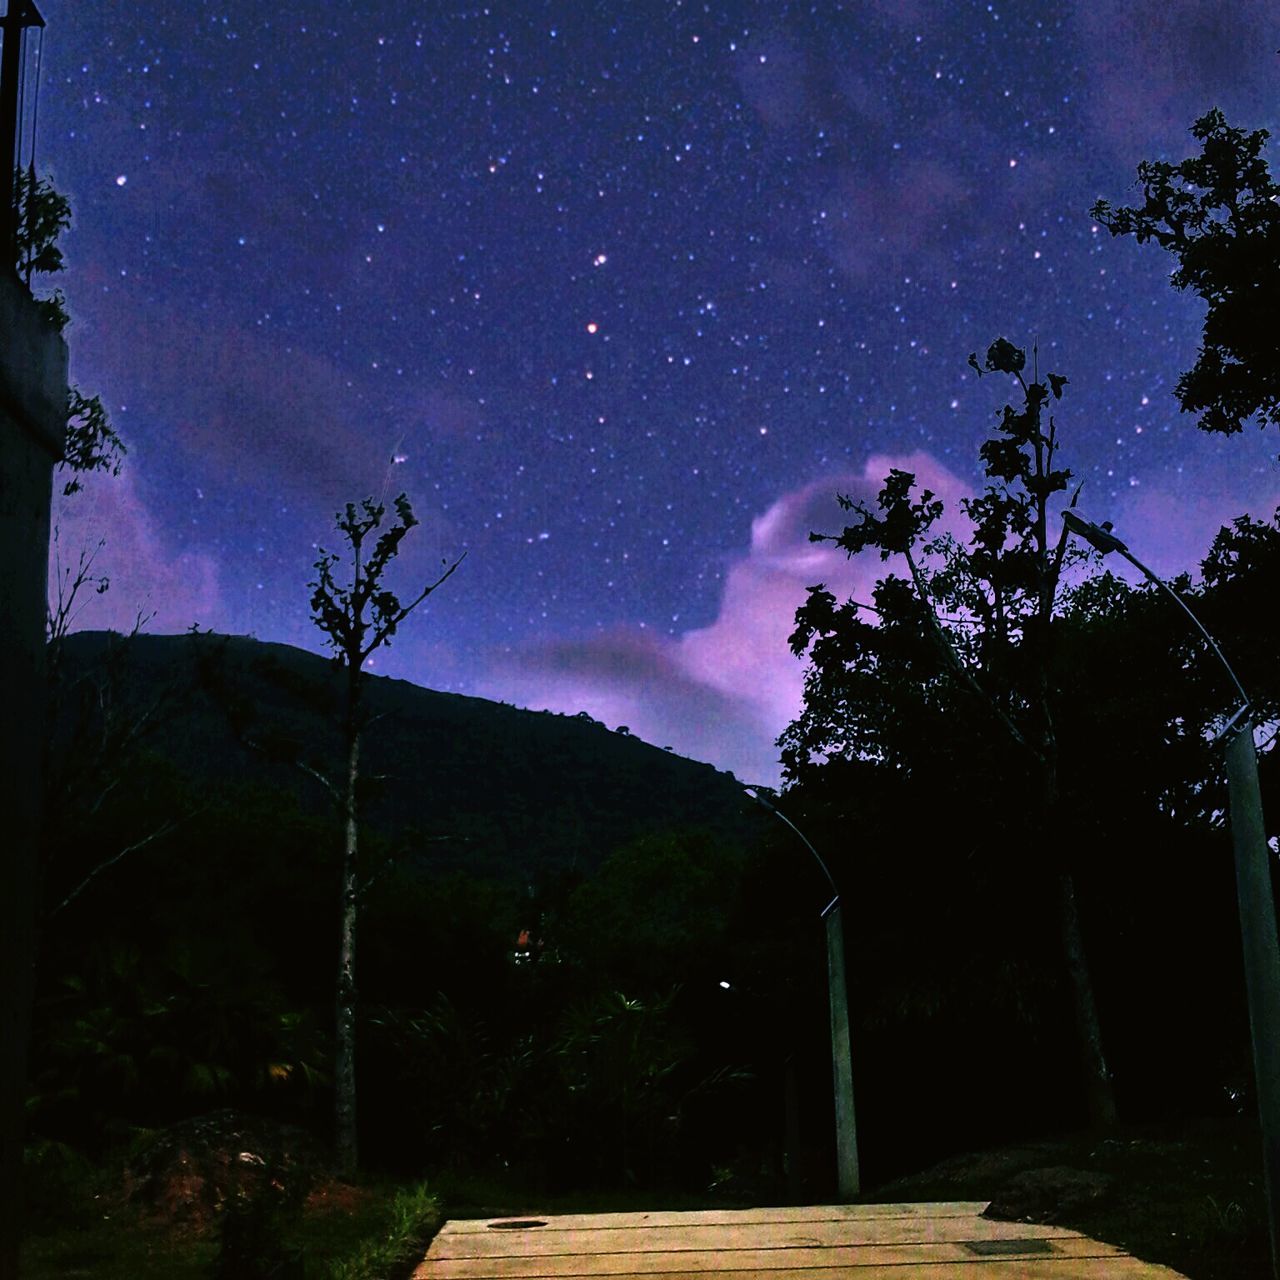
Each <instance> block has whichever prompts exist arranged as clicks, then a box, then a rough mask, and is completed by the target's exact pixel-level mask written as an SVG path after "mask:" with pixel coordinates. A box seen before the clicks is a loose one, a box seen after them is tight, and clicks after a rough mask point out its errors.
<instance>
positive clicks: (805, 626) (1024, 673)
mask: <svg viewBox="0 0 1280 1280" xmlns="http://www.w3.org/2000/svg"><path fill="white" fill-rule="evenodd" d="M969 360H970V364H971V365H972V366H973V368H974V369H975V370H976V371H977V372H978V373H979V374H981V373H982V372H983V369H982V368H980V367H979V365H978V363H977V358H976V356H970V357H969ZM1025 364H1026V356H1025V353H1024V352H1023V351H1021V350H1019V349H1018V348H1016V347H1014V346H1013V345H1012V344H1011V343H1009V342H1007V341H1005V340H1004V339H999V340H997V341H996V342H994V343H993V344H992V345H991V347H990V348H989V350H988V352H987V355H986V360H985V368H986V370H987V371H990V372H1001V373H1006V374H1009V375H1010V376H1012V377H1013V378H1014V379H1015V380H1016V381H1017V383H1018V385H1019V387H1020V388H1021V390H1022V395H1023V402H1022V405H1021V406H1020V407H1019V408H1017V409H1015V408H1014V407H1013V406H1012V405H1009V404H1006V405H1005V406H1004V408H1003V410H1002V411H1001V413H1000V416H999V422H998V424H997V430H996V434H995V435H993V436H992V437H991V438H990V439H989V440H987V441H986V442H985V443H984V444H983V445H982V448H981V451H980V454H981V458H982V461H983V464H984V468H985V471H986V475H987V485H986V488H985V489H984V491H983V492H982V493H981V494H980V495H978V496H976V497H973V498H968V499H965V500H963V501H962V502H961V504H960V505H961V508H962V510H963V512H964V515H965V516H966V517H967V520H968V522H969V525H970V527H971V529H972V533H971V536H970V539H969V543H968V545H967V546H966V545H963V544H962V543H961V542H960V541H959V540H958V539H957V538H956V537H955V536H954V535H952V534H949V533H941V534H937V533H934V532H933V527H934V526H935V525H936V524H937V522H938V521H939V520H940V519H941V517H942V515H943V510H944V508H943V503H942V502H941V501H940V500H939V499H938V498H937V497H936V495H934V494H933V493H931V492H930V491H929V490H927V489H926V490H924V491H923V492H921V493H920V494H919V495H918V496H916V495H915V494H914V492H913V491H914V488H915V477H914V476H913V475H911V474H910V473H908V472H904V471H900V470H893V471H891V472H890V473H889V476H888V478H887V479H886V480H885V482H884V486H883V488H882V489H881V491H880V494H879V496H878V498H877V500H876V504H875V506H874V507H872V506H871V505H869V504H868V503H866V502H865V501H854V500H853V499H850V498H848V497H844V496H841V497H840V498H839V501H840V505H841V506H842V507H843V508H844V510H846V511H851V512H852V513H853V514H854V515H856V516H857V517H858V520H857V523H855V524H852V525H850V526H848V527H846V528H845V530H844V531H843V532H842V533H840V534H835V535H828V534H818V533H815V534H811V535H810V539H811V540H812V541H817V542H832V543H834V544H835V545H836V546H838V547H840V548H841V549H842V550H844V551H845V552H846V553H847V554H848V555H850V556H853V555H857V554H858V553H859V552H861V551H864V550H867V549H871V550H875V551H877V552H879V554H880V558H881V559H882V560H886V561H887V560H889V559H890V558H893V557H901V560H900V561H899V562H898V563H903V564H905V567H906V570H907V575H906V576H905V577H903V576H900V575H899V574H897V573H893V572H891V573H890V574H889V575H888V576H887V577H885V578H884V579H882V580H881V581H879V582H878V583H877V584H876V587H875V589H874V592H873V597H872V598H873V603H872V604H870V605H868V604H866V603H863V602H858V601H854V600H848V601H845V602H844V603H842V604H838V603H837V601H836V599H835V597H834V596H833V595H832V594H831V592H829V591H828V590H827V589H826V587H825V585H823V584H821V583H820V584H818V585H817V586H815V587H812V588H811V589H810V591H809V596H808V599H807V601H806V603H805V604H804V605H803V606H802V607H801V608H800V610H799V611H798V612H797V614H796V629H795V631H794V632H793V634H792V636H791V648H792V651H793V652H794V653H795V654H796V655H797V656H801V655H804V654H806V653H808V655H809V658H810V665H809V668H808V670H807V672H806V675H805V709H804V711H803V712H802V714H801V716H800V718H799V719H798V720H797V721H795V722H794V723H793V724H792V725H791V726H790V727H789V728H788V729H787V731H786V732H785V733H784V734H783V736H782V738H781V739H780V745H781V747H782V753H783V754H782V759H783V770H784V774H785V775H786V776H787V777H788V778H789V779H790V780H792V781H797V780H799V778H800V777H801V776H802V775H803V774H804V773H805V771H806V770H807V769H809V768H810V767H812V766H813V765H814V764H815V763H816V762H817V761H818V760H819V759H820V758H821V759H824V760H832V759H839V760H843V761H846V762H853V761H857V760H872V761H877V762H880V763H881V764H884V765H886V766H888V767H890V768H893V769H901V770H907V771H910V770H911V769H912V768H913V767H914V764H913V761H915V760H916V759H918V758H919V757H920V755H921V752H922V749H923V751H924V752H925V753H926V754H927V752H928V751H929V750H931V749H932V748H933V747H934V746H937V747H938V748H939V749H941V750H943V751H945V750H947V743H946V742H939V743H936V744H932V743H931V744H929V745H925V743H926V741H927V739H930V738H935V737H939V738H940V737H944V736H945V738H946V739H947V741H949V742H950V743H952V744H954V749H956V750H962V751H964V752H966V753H967V752H969V751H970V750H971V746H970V745H969V744H964V743H963V734H962V733H960V732H959V731H958V730H957V727H954V726H953V727H952V729H951V730H949V731H948V732H947V733H946V734H945V735H940V734H937V733H934V732H928V733H926V729H925V726H926V725H927V724H928V723H929V722H931V721H936V720H937V719H938V718H940V717H942V716H944V715H948V714H951V709H952V708H954V710H955V711H956V712H957V713H958V714H960V715H961V716H963V718H964V720H963V722H964V723H965V724H966V726H968V725H973V726H974V729H973V732H975V733H978V734H980V735H981V741H983V743H984V745H986V744H988V743H990V745H991V746H992V748H993V749H995V750H997V751H1000V753H1001V756H1002V757H1003V756H1007V755H1008V752H1007V748H1005V749H1001V748H999V747H998V746H996V744H997V743H998V742H999V740H1000V739H1001V738H1002V737H1003V738H1007V739H1008V740H1009V741H1011V742H1013V743H1015V744H1017V746H1018V747H1020V748H1022V750H1023V752H1024V754H1025V755H1026V756H1027V757H1029V760H1030V759H1035V758H1038V759H1040V760H1043V759H1044V758H1045V756H1046V752H1048V751H1050V750H1051V740H1052V725H1051V721H1049V720H1048V719H1046V713H1045V709H1044V707H1043V697H1042V693H1043V690H1042V688H1041V687H1040V685H1041V683H1042V680H1043V675H1042V672H1043V670H1044V664H1045V661H1046V660H1047V656H1048V652H1049V647H1050V642H1051V636H1050V621H1051V619H1052V615H1053V609H1054V604H1055V601H1056V599H1057V594H1058V587H1059V583H1060V580H1061V577H1062V573H1063V569H1064V567H1070V566H1071V565H1073V564H1075V563H1078V562H1080V561H1081V560H1082V559H1083V558H1084V554H1083V553H1082V552H1080V551H1078V550H1077V549H1075V548H1074V546H1072V545H1069V544H1068V543H1067V540H1066V538H1065V534H1063V535H1057V536H1055V535H1054V534H1052V533H1051V532H1050V530H1049V529H1048V525H1047V517H1048V504H1049V501H1050V499H1051V498H1052V497H1053V496H1054V495H1056V494H1059V493H1062V492H1063V491H1064V490H1065V489H1066V488H1067V485H1068V483H1069V481H1070V476H1071V473H1070V472H1069V471H1067V470H1065V469H1063V468H1062V467H1060V466H1059V465H1056V464H1057V459H1058V452H1059V442H1058V436H1057V427H1056V423H1055V420H1054V418H1053V417H1052V415H1050V416H1049V420H1048V425H1047V427H1046V425H1045V424H1044V421H1043V419H1044V412H1045V409H1046V407H1047V405H1048V403H1049V400H1050V397H1051V396H1052V397H1053V399H1055V400H1056V399H1058V398H1060V397H1061V395H1062V388H1063V386H1064V385H1065V384H1066V379H1065V378H1062V377H1060V376H1058V375H1055V374H1049V375H1048V376H1047V378H1046V380H1045V381H1043V382H1042V381H1040V380H1039V377H1038V374H1035V373H1033V377H1032V380H1031V381H1029V382H1028V381H1027V379H1026V378H1025V377H1024V376H1023V369H1024V368H1025ZM867 612H870V613H873V614H874V615H875V616H876V620H875V621H874V622H868V621H867V620H866V619H865V618H864V616H863V615H864V614H865V613H867ZM1029 760H1028V761H1024V763H1023V764H1022V765H1021V766H1017V765H1015V766H1014V767H1015V768H1019V767H1020V768H1021V770H1022V771H1024V772H1025V769H1026V767H1027V763H1029Z"/></svg>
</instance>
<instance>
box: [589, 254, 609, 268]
mask: <svg viewBox="0 0 1280 1280" xmlns="http://www.w3.org/2000/svg"><path fill="white" fill-rule="evenodd" d="M608 261H609V256H608V254H604V253H597V254H596V256H595V257H594V258H592V259H591V265H592V266H593V267H603V266H604V264H605V263H606V262H608Z"/></svg>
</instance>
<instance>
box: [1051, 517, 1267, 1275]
mask: <svg viewBox="0 0 1280 1280" xmlns="http://www.w3.org/2000/svg"><path fill="white" fill-rule="evenodd" d="M1062 518H1063V521H1064V522H1065V523H1066V526H1067V528H1068V529H1069V530H1070V531H1071V532H1072V533H1074V534H1076V535H1077V536H1079V537H1081V538H1083V539H1084V540H1085V541H1086V542H1087V543H1089V544H1090V546H1093V547H1095V548H1097V550H1099V551H1101V552H1102V554H1103V555H1106V554H1107V553H1108V552H1110V551H1116V552H1118V553H1119V554H1120V555H1122V556H1123V557H1124V558H1125V559H1126V560H1128V561H1129V563H1130V564H1131V565H1133V566H1134V568H1136V569H1137V570H1138V571H1139V572H1140V573H1141V574H1142V575H1143V577H1145V578H1146V579H1147V581H1148V582H1151V583H1153V584H1154V585H1155V586H1157V587H1159V588H1160V589H1161V590H1162V591H1164V592H1166V593H1167V594H1168V595H1169V596H1171V597H1172V598H1173V599H1174V600H1175V601H1176V602H1177V604H1178V606H1179V607H1180V608H1181V609H1182V611H1183V612H1184V613H1185V614H1186V615H1187V617H1188V618H1190V619H1191V622H1192V623H1193V625H1194V626H1195V628H1196V630H1197V631H1199V632H1200V634H1201V635H1202V636H1204V638H1205V640H1206V641H1207V642H1208V644H1209V647H1210V648H1211V649H1212V650H1213V652H1214V654H1215V655H1216V656H1217V658H1218V661H1219V662H1221V663H1222V665H1223V667H1224V669H1225V670H1226V673H1227V675H1228V676H1230V678H1231V683H1232V684H1233V685H1235V688H1236V692H1237V693H1238V694H1239V695H1240V706H1239V707H1238V708H1237V710H1236V712H1235V714H1234V715H1233V716H1232V717H1231V719H1230V720H1228V721H1227V723H1226V725H1225V726H1224V727H1223V728H1222V730H1221V731H1220V732H1219V733H1218V735H1217V736H1218V737H1219V738H1220V739H1223V740H1225V743H1226V746H1225V756H1226V765H1227V790H1228V794H1229V797H1230V811H1231V840H1232V844H1233V846H1234V849H1235V861H1236V893H1237V896H1238V899H1239V904H1240V937H1241V941H1242V942H1243V944H1244V975H1245V987H1246V990H1247V992H1248V997H1249V1028H1250V1032H1251V1035H1252V1040H1253V1072H1254V1076H1255V1079H1256V1081H1257V1088H1258V1122H1259V1125H1260V1127H1261V1129H1262V1165H1263V1178H1264V1182H1265V1184H1266V1197H1267V1225H1268V1227H1269V1228H1270V1232H1271V1270H1272V1274H1273V1275H1274V1276H1275V1277H1276V1278H1277V1280H1280V940H1278V939H1277V936H1276V913H1275V898H1274V896H1273V891H1272V885H1271V859H1270V851H1269V849H1268V848H1267V834H1266V827H1265V825H1264V824H1263V819H1262V792H1261V790H1260V788H1259V786H1258V757H1257V752H1256V751H1255V749H1254V745H1253V715H1252V710H1251V707H1250V705H1249V695H1248V694H1247V693H1246V692H1245V690H1244V685H1242V684H1241V683H1240V680H1239V678H1238V677H1237V676H1236V673H1235V672H1234V671H1233V670H1232V669H1231V664H1230V663H1229V662H1228V661H1227V659H1226V657H1225V655H1224V654H1223V652H1222V650H1221V649H1220V648H1219V647H1218V642H1217V641H1216V640H1214V638H1213V637H1212V636H1211V635H1210V634H1209V632H1208V631H1207V630H1206V629H1205V626H1204V624H1203V623H1202V622H1201V621H1200V619H1199V618H1197V617H1196V615H1195V614H1194V613H1192V612H1191V609H1190V608H1189V607H1188V605H1187V602H1186V601H1185V600H1183V598H1182V597H1181V596H1180V595H1178V593H1177V592H1176V591H1174V589H1173V588H1172V587H1170V586H1169V584H1168V583H1167V582H1164V581H1163V580H1162V579H1160V578H1158V577H1156V575H1155V574H1154V573H1153V572H1152V571H1151V570H1150V569H1148V568H1147V566H1146V565H1145V564H1143V563H1142V561H1141V560H1139V559H1138V557H1137V556H1135V555H1134V554H1133V553H1132V552H1131V551H1130V550H1129V548H1128V547H1127V546H1125V544H1124V543H1123V542H1122V541H1121V540H1120V539H1119V538H1117V537H1116V535H1115V534H1114V533H1113V532H1112V531H1111V524H1110V522H1107V523H1105V524H1101V525H1097V524H1093V523H1091V522H1090V521H1088V520H1085V519H1084V518H1083V517H1081V516H1079V515H1077V514H1076V513H1075V512H1074V511H1064V512H1063V513H1062Z"/></svg>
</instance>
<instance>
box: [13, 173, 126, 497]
mask: <svg viewBox="0 0 1280 1280" xmlns="http://www.w3.org/2000/svg"><path fill="white" fill-rule="evenodd" d="M14 201H15V205H16V207H17V210H18V227H17V249H18V260H17V267H18V273H19V275H20V276H22V277H23V278H24V279H25V280H26V282H27V284H28V286H30V284H31V277H32V276H33V275H53V274H56V273H57V272H59V271H62V270H63V269H64V268H65V266H66V262H65V259H64V258H63V254H62V248H61V246H60V245H59V244H58V239H59V237H60V236H61V235H62V233H63V232H64V231H66V230H67V228H68V227H70V225H71V202H70V201H69V200H68V199H67V197H66V196H64V195H62V194H61V193H60V192H58V191H57V190H55V189H54V186H53V184H52V183H51V182H50V181H49V180H48V179H47V178H39V177H37V176H36V173H35V170H34V168H28V169H17V170H15V171H14ZM36 305H37V306H38V307H39V308H40V311H41V313H42V314H43V315H44V316H45V318H46V319H47V320H48V321H49V323H50V324H52V325H53V326H54V327H55V328H56V329H58V330H59V332H61V330H63V329H65V328H66V326H67V324H68V322H69V321H70V318H71V317H70V315H69V314H68V312H67V307H66V299H65V298H64V297H63V295H62V291H61V290H59V289H55V290H54V292H53V293H52V294H51V295H50V296H49V297H47V298H37V299H36ZM126 452H127V450H126V449H125V446H124V442H123V441H122V440H121V439H120V436H119V435H118V434H117V432H116V430H115V428H114V427H113V426H112V425H111V420H110V418H109V417H108V415H107V411H106V408H105V407H104V406H103V403H102V397H101V396H97V395H94V396H86V395H85V394H84V393H83V392H82V391H81V390H80V389H79V388H78V387H71V388H69V389H68V393H67V434H66V442H65V444H64V451H63V458H62V461H61V462H60V463H59V467H60V469H63V468H64V469H66V470H68V471H70V472H71V478H70V479H69V480H67V481H66V483H65V485H64V487H63V494H64V496H68V497H69V496H70V495H71V494H73V493H76V492H78V491H79V490H80V489H81V488H82V482H81V479H80V477H81V476H83V475H85V474H86V473H88V472H91V471H106V472H108V473H110V474H111V475H113V476H118V475H119V474H120V465H121V462H122V461H123V459H124V455H125V453H126Z"/></svg>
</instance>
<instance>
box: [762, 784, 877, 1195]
mask: <svg viewBox="0 0 1280 1280" xmlns="http://www.w3.org/2000/svg"><path fill="white" fill-rule="evenodd" d="M744 790H745V792H746V794H747V795H748V796H750V797H751V799H752V800H754V801H755V802H756V803H757V804H758V805H761V806H762V807H764V808H765V809H768V810H769V812H770V813H772V814H773V815H774V816H775V817H778V818H781V819H782V821H783V822H785V823H786V824H787V826H789V827H790V828H791V830H792V831H794V832H795V833H796V835H797V836H799V837H800V840H801V842H802V843H803V844H804V846H805V848H806V849H808V850H809V852H810V853H811V854H813V858H814V861H815V862H816V863H817V864H818V866H819V867H821V868H822V874H823V875H824V876H826V878H827V883H828V884H829V885H830V886H831V893H832V895H833V896H832V898H831V901H830V902H828V903H827V905H826V906H825V907H824V908H823V911H822V919H823V921H824V923H825V924H826V928H827V1001H828V1004H829V1005H830V1007H831V1080H832V1086H833V1089H834V1092H835V1106H836V1174H837V1185H838V1186H839V1188H840V1199H841V1200H842V1201H845V1202H848V1201H850V1200H855V1199H857V1197H858V1193H859V1191H860V1190H861V1179H860V1177H859V1174H858V1126H857V1120H856V1117H855V1115H854V1109H853V1053H852V1050H851V1048H850V1041H849V996H848V993H847V991H846V989H845V977H844V924H843V923H842V921H841V917H840V889H839V887H838V886H837V885H836V882H835V879H834V878H833V877H832V875H831V872H830V871H829V870H828V869H827V864H826V863H825V862H823V860H822V856H821V854H819V853H818V851H817V849H815V848H814V847H813V845H812V844H810V842H809V840H808V838H807V837H806V836H805V834H804V832H803V831H801V830H800V828H799V827H797V826H796V824H795V823H794V822H792V821H791V819H790V818H788V817H787V815H786V814H785V813H783V812H782V811H781V810H780V809H776V808H774V806H773V805H772V804H770V803H769V801H768V800H766V799H765V797H764V795H763V794H762V793H761V791H760V790H759V789H758V788H755V787H746V788H744Z"/></svg>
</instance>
